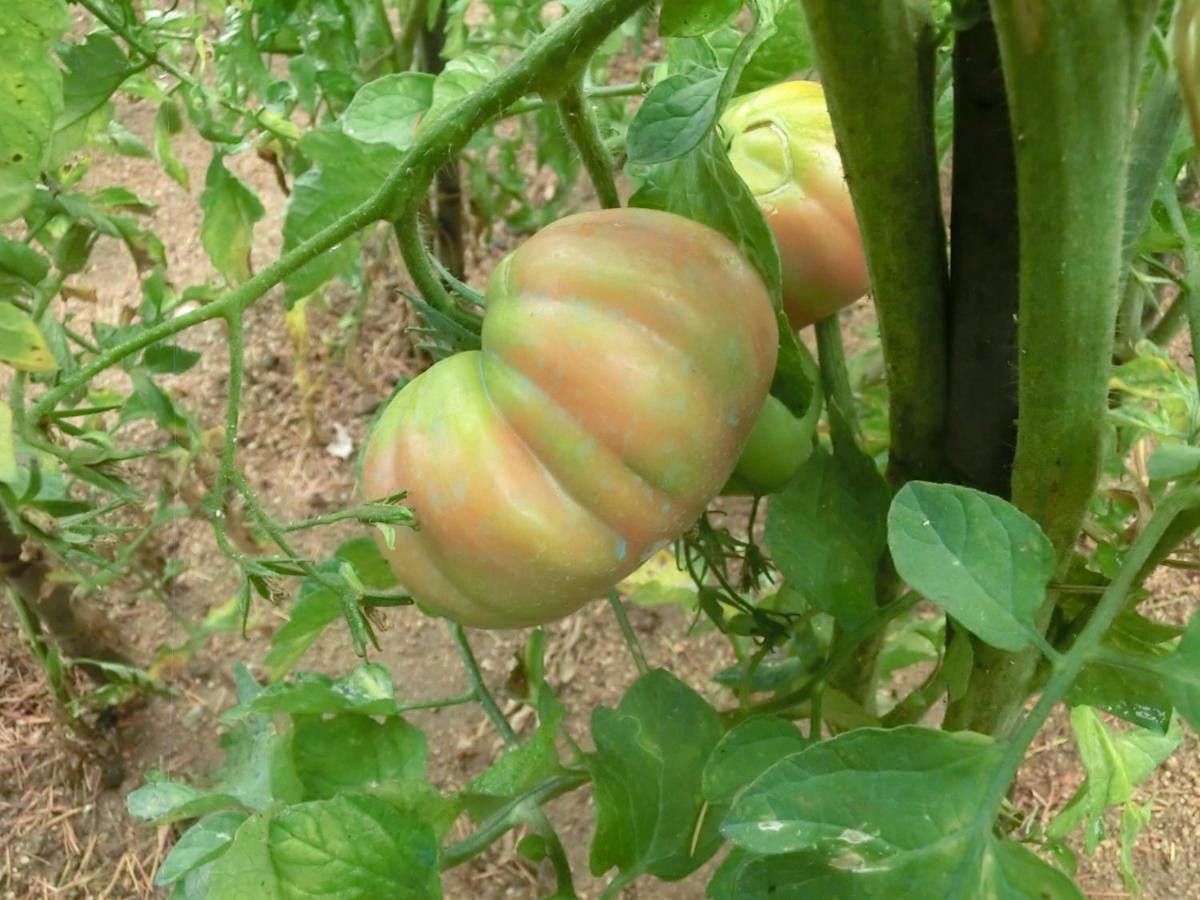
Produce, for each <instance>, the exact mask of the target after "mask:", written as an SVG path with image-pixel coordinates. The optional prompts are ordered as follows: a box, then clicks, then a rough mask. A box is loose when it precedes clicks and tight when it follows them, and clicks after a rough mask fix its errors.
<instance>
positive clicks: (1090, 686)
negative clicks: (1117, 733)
mask: <svg viewBox="0 0 1200 900" xmlns="http://www.w3.org/2000/svg"><path fill="white" fill-rule="evenodd" d="M1067 702H1068V703H1070V704H1071V705H1072V706H1080V705H1082V706H1094V707H1096V708H1097V709H1102V710H1104V711H1105V712H1107V713H1111V714H1112V715H1114V716H1119V717H1120V718H1122V719H1124V720H1125V721H1126V722H1132V723H1133V724H1134V725H1137V726H1138V727H1140V728H1146V729H1149V730H1151V731H1156V732H1158V733H1159V734H1164V733H1165V732H1166V730H1167V727H1168V725H1169V724H1170V721H1171V712H1172V709H1173V705H1172V703H1171V699H1170V697H1169V696H1168V694H1167V690H1166V686H1165V684H1164V683H1163V680H1162V679H1161V678H1159V677H1158V676H1157V675H1155V674H1154V673H1153V672H1150V671H1147V670H1144V669H1140V668H1126V667H1123V666H1114V665H1111V664H1109V663H1107V662H1105V661H1104V660H1089V661H1088V662H1087V663H1086V664H1085V665H1084V667H1083V669H1082V670H1081V671H1080V673H1079V675H1078V677H1076V679H1075V682H1074V684H1072V685H1071V688H1070V690H1069V691H1068V693H1067Z"/></svg>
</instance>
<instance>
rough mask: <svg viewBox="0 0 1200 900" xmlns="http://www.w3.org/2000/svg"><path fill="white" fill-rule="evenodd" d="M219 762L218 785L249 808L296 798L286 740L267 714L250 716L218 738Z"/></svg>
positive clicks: (296, 786)
mask: <svg viewBox="0 0 1200 900" xmlns="http://www.w3.org/2000/svg"><path fill="white" fill-rule="evenodd" d="M220 744H221V752H222V753H223V754H224V755H223V757H222V760H221V765H220V766H218V767H217V769H216V771H214V772H213V780H214V782H215V784H216V786H217V787H219V788H220V789H221V790H222V791H224V792H225V793H227V794H230V795H232V796H234V797H237V799H238V800H239V801H240V802H241V804H242V805H243V806H245V807H247V808H249V809H252V810H263V809H266V808H268V807H269V806H271V805H272V804H273V803H274V802H275V801H276V800H288V799H291V800H299V799H300V791H299V786H298V785H297V783H296V781H295V776H294V773H293V772H292V770H291V765H290V760H289V759H288V758H287V755H286V751H287V741H286V739H285V738H284V737H283V736H281V735H280V734H279V732H278V731H277V730H276V728H275V726H274V724H273V723H272V722H271V720H270V718H268V717H267V716H261V715H260V716H249V717H247V718H244V719H242V720H241V721H239V722H237V723H236V724H235V725H234V726H233V727H232V728H229V729H228V730H227V731H225V732H224V733H223V734H222V735H221V738H220Z"/></svg>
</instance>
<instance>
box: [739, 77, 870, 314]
mask: <svg viewBox="0 0 1200 900" xmlns="http://www.w3.org/2000/svg"><path fill="white" fill-rule="evenodd" d="M721 129H722V131H723V132H724V135H725V138H726V140H727V141H728V142H729V160H730V162H731V163H733V167H734V169H735V170H736V171H737V173H738V175H740V176H741V178H742V180H743V181H744V182H746V185H747V186H748V187H749V188H750V192H751V193H752V194H754V197H755V199H756V200H758V204H759V206H760V207H762V210H763V213H764V215H765V216H766V218H767V223H768V224H769V225H770V226H771V231H773V232H774V234H775V242H776V243H777V244H778V245H779V255H780V258H781V260H782V262H783V305H784V309H785V310H786V311H787V315H788V322H789V323H790V324H791V326H792V327H793V328H803V327H805V326H806V325H811V324H812V323H813V322H816V321H818V320H820V319H824V318H825V317H826V316H829V315H832V314H833V313H835V312H837V311H838V310H839V309H841V308H842V307H843V306H846V305H848V304H850V303H853V302H854V301H855V300H857V299H858V298H859V297H861V296H862V295H863V294H865V293H866V292H867V287H868V279H867V263H866V258H865V257H864V255H863V247H862V237H861V236H860V234H859V230H858V222H857V220H856V219H855V216H854V206H853V204H852V203H851V201H850V192H849V190H848V189H847V187H846V179H845V176H844V175H843V174H842V162H841V158H840V157H839V156H838V152H837V147H836V145H835V144H834V138H833V126H832V125H831V124H830V121H829V111H828V110H827V109H826V106H825V93H824V91H822V89H821V86H820V85H819V84H817V83H815V82H812V81H785V82H782V83H780V84H776V85H772V86H771V87H768V88H764V89H762V90H761V91H755V92H754V93H752V94H747V95H746V96H744V97H739V98H738V99H737V100H735V101H734V102H733V103H731V104H730V105H729V107H728V109H727V110H726V111H725V114H724V115H723V116H722V117H721Z"/></svg>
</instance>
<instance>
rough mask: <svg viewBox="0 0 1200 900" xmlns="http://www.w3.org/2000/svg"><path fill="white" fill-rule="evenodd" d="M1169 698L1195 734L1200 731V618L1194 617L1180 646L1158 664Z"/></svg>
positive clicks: (1156, 669) (1156, 668)
mask: <svg viewBox="0 0 1200 900" xmlns="http://www.w3.org/2000/svg"><path fill="white" fill-rule="evenodd" d="M1155 671H1157V672H1158V673H1159V674H1160V675H1161V676H1162V677H1163V678H1164V679H1165V682H1166V689H1167V696H1168V697H1170V698H1171V702H1172V703H1174V704H1175V708H1176V709H1177V710H1178V711H1179V714H1180V715H1182V716H1183V717H1184V718H1185V719H1187V723H1188V724H1189V725H1191V726H1192V729H1193V730H1195V731H1200V615H1193V616H1192V618H1191V621H1189V622H1188V627H1187V631H1185V632H1184V633H1183V638H1182V640H1180V642H1179V647H1178V649H1176V651H1175V652H1174V653H1172V654H1171V655H1170V656H1167V657H1165V658H1163V659H1161V660H1160V661H1158V663H1157V665H1156V667H1155Z"/></svg>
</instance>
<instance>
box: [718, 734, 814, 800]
mask: <svg viewBox="0 0 1200 900" xmlns="http://www.w3.org/2000/svg"><path fill="white" fill-rule="evenodd" d="M808 743H809V741H808V738H806V737H805V736H804V735H803V734H801V733H800V729H799V728H797V727H796V726H795V725H794V724H793V723H791V722H789V721H787V720H786V719H778V718H775V717H774V716H761V717H758V718H754V719H750V720H749V721H746V722H743V723H742V724H741V725H738V726H737V727H736V728H734V729H733V730H732V731H730V732H729V733H728V734H726V735H725V736H724V737H723V738H721V741H720V743H718V744H717V746H716V748H715V749H714V750H713V752H712V755H711V756H710V757H709V758H708V762H707V763H705V766H704V782H703V784H704V797H705V799H706V800H708V802H709V803H712V804H717V805H719V804H728V803H730V802H731V801H732V800H733V798H734V796H735V795H736V794H737V793H738V791H740V790H741V789H742V788H744V787H745V786H746V785H748V784H750V782H752V781H754V780H755V779H756V778H758V776H759V775H761V774H762V773H763V772H765V771H766V770H767V769H769V768H770V767H771V766H773V765H774V764H775V763H776V762H778V761H779V760H780V759H783V757H785V756H789V755H790V754H792V753H795V752H796V751H798V750H803V749H804V748H805V747H807V746H808Z"/></svg>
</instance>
